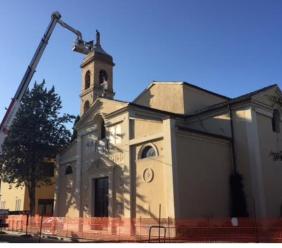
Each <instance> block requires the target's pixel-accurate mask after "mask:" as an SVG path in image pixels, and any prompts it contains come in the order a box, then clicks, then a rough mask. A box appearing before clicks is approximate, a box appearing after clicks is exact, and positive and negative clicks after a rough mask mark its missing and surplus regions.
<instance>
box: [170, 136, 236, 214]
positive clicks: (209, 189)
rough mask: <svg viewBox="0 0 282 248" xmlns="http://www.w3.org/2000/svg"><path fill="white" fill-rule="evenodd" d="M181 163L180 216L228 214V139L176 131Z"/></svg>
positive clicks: (178, 170)
mask: <svg viewBox="0 0 282 248" xmlns="http://www.w3.org/2000/svg"><path fill="white" fill-rule="evenodd" d="M175 156H177V158H176V159H177V165H176V169H175V173H174V175H173V177H174V180H175V182H176V186H175V189H174V191H175V194H177V195H178V199H179V201H178V202H176V217H177V218H200V217H217V218H219V217H228V216H229V214H230V193H229V190H230V188H229V176H230V173H231V171H232V164H231V161H232V160H231V159H232V157H231V147H230V143H229V142H228V141H226V140H221V139H216V138H210V137H207V136H202V135H197V134H194V133H190V132H187V131H178V132H177V133H176V154H175Z"/></svg>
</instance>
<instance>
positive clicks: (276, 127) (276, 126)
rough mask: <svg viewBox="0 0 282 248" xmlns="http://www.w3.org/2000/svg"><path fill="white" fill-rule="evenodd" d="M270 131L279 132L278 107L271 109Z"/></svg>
mask: <svg viewBox="0 0 282 248" xmlns="http://www.w3.org/2000/svg"><path fill="white" fill-rule="evenodd" d="M272 131H273V132H275V133H280V111H279V110H278V109H274V110H273V115H272Z"/></svg>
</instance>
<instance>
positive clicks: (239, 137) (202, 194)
mask: <svg viewBox="0 0 282 248" xmlns="http://www.w3.org/2000/svg"><path fill="white" fill-rule="evenodd" d="M113 67H114V62H113V58H112V56H111V55H109V54H108V53H107V52H105V50H104V49H103V48H102V46H101V44H100V37H99V35H98V36H97V39H96V44H95V45H94V47H93V51H91V52H90V53H89V54H88V55H86V57H85V58H84V60H83V62H82V64H81V71H82V84H81V94H80V117H81V118H80V120H79V122H78V123H77V124H76V130H77V138H76V139H75V140H74V141H73V142H72V143H71V144H70V145H69V146H68V147H67V148H66V149H65V150H64V151H63V152H62V153H60V154H59V155H58V156H57V179H56V189H55V206H54V213H55V216H65V217H121V218H138V217H144V218H158V217H159V210H160V209H161V217H162V218H168V217H169V218H172V219H189V218H226V217H231V216H244V217H247V216H249V217H256V218H275V217H281V215H282V181H281V178H282V160H281V157H282V156H281V154H282V136H281V132H280V125H281V124H280V121H281V116H280V109H279V105H278V104H277V99H279V98H280V97H281V90H280V89H279V87H278V86H277V85H270V86H267V87H265V88H263V89H259V90H257V91H254V92H251V93H249V94H246V95H242V96H239V97H236V98H229V97H226V96H223V95H220V94H217V93H214V92H211V91H209V90H206V89H203V88H200V87H198V86H196V85H192V84H190V83H186V82H155V81H154V82H152V83H151V84H150V85H149V86H148V87H147V88H146V89H145V90H144V91H143V92H141V93H140V94H139V95H138V96H137V97H136V98H135V100H133V101H132V102H125V101H120V100H117V99H115V98H114V95H115V93H114V87H113V86H114V85H113V82H114V81H113V78H114V77H113Z"/></svg>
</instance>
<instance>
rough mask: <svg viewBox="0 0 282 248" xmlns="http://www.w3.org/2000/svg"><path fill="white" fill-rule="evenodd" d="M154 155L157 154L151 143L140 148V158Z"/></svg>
mask: <svg viewBox="0 0 282 248" xmlns="http://www.w3.org/2000/svg"><path fill="white" fill-rule="evenodd" d="M156 156H157V152H156V149H155V148H154V147H153V146H151V145H147V146H145V147H144V148H143V149H142V151H141V155H140V158H141V159H143V158H149V157H156Z"/></svg>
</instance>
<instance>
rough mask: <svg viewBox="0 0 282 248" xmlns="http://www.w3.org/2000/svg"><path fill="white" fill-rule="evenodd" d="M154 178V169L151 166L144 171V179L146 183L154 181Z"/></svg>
mask: <svg viewBox="0 0 282 248" xmlns="http://www.w3.org/2000/svg"><path fill="white" fill-rule="evenodd" d="M153 179H154V171H153V170H152V169H151V168H146V169H145V170H144V171H143V180H144V181H145V182H146V183H150V182H152V181H153Z"/></svg>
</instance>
